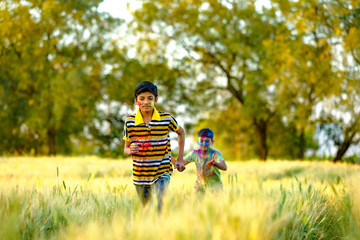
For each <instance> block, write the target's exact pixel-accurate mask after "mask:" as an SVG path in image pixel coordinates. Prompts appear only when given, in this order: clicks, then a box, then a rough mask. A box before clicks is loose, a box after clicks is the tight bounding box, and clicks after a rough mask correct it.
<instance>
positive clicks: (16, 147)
mask: <svg viewBox="0 0 360 240" xmlns="http://www.w3.org/2000/svg"><path fill="white" fill-rule="evenodd" d="M99 3H100V1H97V0H96V1H95V0H94V1H68V2H59V1H45V0H43V1H32V0H29V1H21V2H20V1H9V0H8V1H2V3H1V5H0V6H1V7H0V16H1V17H0V18H1V22H2V24H1V31H0V39H1V40H0V52H1V54H0V56H1V57H0V66H1V68H0V86H1V87H0V89H1V92H2V94H1V99H0V108H1V114H0V122H1V131H0V132H1V135H2V136H1V138H2V139H4V142H2V143H3V144H2V145H1V147H0V152H1V153H13V154H21V153H26V152H30V151H33V152H34V153H35V154H56V153H57V152H61V153H65V154H67V153H70V152H71V151H72V149H71V148H72V142H71V137H76V136H77V135H78V134H79V133H81V132H82V131H83V128H84V125H86V124H87V123H89V121H91V120H92V118H93V117H95V113H96V112H95V104H96V102H97V101H99V100H100V99H101V89H102V88H103V85H104V83H103V76H102V75H103V68H104V66H105V65H106V61H107V60H106V57H105V56H104V55H106V54H105V53H107V52H108V51H110V50H111V51H116V48H114V47H111V42H110V39H111V38H110V34H111V33H112V31H114V29H116V27H117V26H118V25H119V24H120V22H119V21H118V20H115V19H113V18H112V17H110V16H109V15H107V14H100V13H99V12H97V11H96V7H97V6H98V4H99Z"/></svg>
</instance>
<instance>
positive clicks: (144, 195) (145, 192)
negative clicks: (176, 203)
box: [135, 178, 170, 210]
mask: <svg viewBox="0 0 360 240" xmlns="http://www.w3.org/2000/svg"><path fill="white" fill-rule="evenodd" d="M169 182H170V179H166V178H160V179H158V180H157V181H156V182H155V183H154V184H153V185H135V188H136V192H137V194H138V196H139V198H140V200H141V202H142V204H143V205H146V204H148V202H149V201H150V199H151V192H152V191H153V190H154V189H155V191H156V196H157V199H158V210H161V208H162V203H163V201H162V199H163V197H164V193H165V191H166V189H167V187H168V186H169Z"/></svg>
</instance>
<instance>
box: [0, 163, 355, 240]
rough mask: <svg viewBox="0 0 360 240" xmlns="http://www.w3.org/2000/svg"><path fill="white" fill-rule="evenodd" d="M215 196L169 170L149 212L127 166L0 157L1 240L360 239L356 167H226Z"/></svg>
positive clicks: (188, 175) (189, 175)
mask: <svg viewBox="0 0 360 240" xmlns="http://www.w3.org/2000/svg"><path fill="white" fill-rule="evenodd" d="M227 164H228V170H227V171H226V172H222V180H223V184H224V189H223V191H219V192H209V193H207V194H205V195H203V196H200V195H198V194H196V193H195V192H194V189H193V186H194V182H195V179H196V172H195V167H194V165H193V164H189V165H188V166H187V169H186V170H185V172H183V173H179V172H177V171H175V172H174V174H173V176H172V178H171V183H170V186H169V188H168V191H167V192H166V195H165V198H164V207H163V209H162V211H161V212H158V211H157V208H156V199H153V202H152V204H150V205H148V206H147V207H143V206H141V204H140V202H139V200H138V198H137V195H136V191H135V188H134V186H133V184H132V163H131V160H129V159H127V160H111V159H100V158H97V157H40V158H33V157H2V158H0V169H1V171H0V206H1V209H0V239H253V240H256V239H360V230H359V229H360V188H359V187H358V183H359V182H360V166H358V165H349V164H341V163H338V164H334V163H331V162H327V161H323V162H308V161H303V162H301V161H267V162H260V161H255V160H254V161H247V162H228V163H227Z"/></svg>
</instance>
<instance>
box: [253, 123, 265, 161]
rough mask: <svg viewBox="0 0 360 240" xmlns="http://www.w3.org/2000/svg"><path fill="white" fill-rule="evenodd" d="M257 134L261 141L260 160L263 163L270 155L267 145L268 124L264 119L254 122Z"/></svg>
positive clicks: (259, 148) (259, 147)
mask: <svg viewBox="0 0 360 240" xmlns="http://www.w3.org/2000/svg"><path fill="white" fill-rule="evenodd" d="M254 124H255V128H256V133H257V135H258V140H259V143H258V144H259V146H258V154H259V158H260V160H262V161H266V158H267V154H268V146H267V144H266V138H267V122H266V121H264V120H263V119H260V120H259V121H258V120H256V119H255V120H254Z"/></svg>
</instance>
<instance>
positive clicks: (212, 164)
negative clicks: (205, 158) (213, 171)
mask: <svg viewBox="0 0 360 240" xmlns="http://www.w3.org/2000/svg"><path fill="white" fill-rule="evenodd" d="M215 163H216V162H215V160H214V159H213V158H212V159H211V160H210V161H209V162H208V163H207V164H206V165H207V166H214V165H215Z"/></svg>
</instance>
